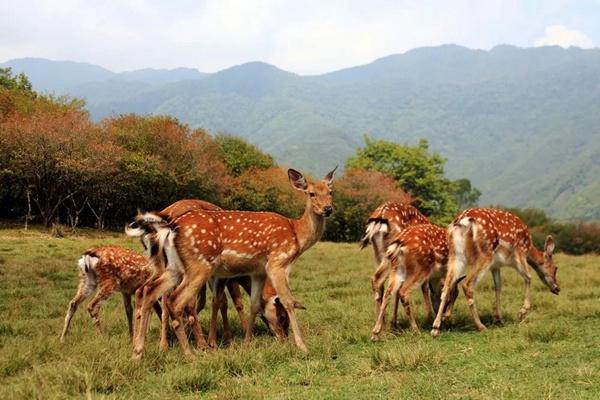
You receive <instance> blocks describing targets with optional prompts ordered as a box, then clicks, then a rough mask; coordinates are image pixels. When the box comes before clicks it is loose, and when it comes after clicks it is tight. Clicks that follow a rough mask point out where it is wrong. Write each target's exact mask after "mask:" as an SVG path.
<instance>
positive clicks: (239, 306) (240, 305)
mask: <svg viewBox="0 0 600 400" xmlns="http://www.w3.org/2000/svg"><path fill="white" fill-rule="evenodd" d="M227 290H228V291H229V296H231V300H232V301H233V304H234V306H235V310H236V311H237V313H238V315H239V317H240V324H241V325H242V331H243V332H244V335H245V334H246V332H247V331H248V320H247V319H246V315H245V314H244V302H243V301H242V292H241V290H240V284H239V283H238V282H236V281H235V280H233V279H229V280H227ZM250 290H251V289H249V291H250Z"/></svg>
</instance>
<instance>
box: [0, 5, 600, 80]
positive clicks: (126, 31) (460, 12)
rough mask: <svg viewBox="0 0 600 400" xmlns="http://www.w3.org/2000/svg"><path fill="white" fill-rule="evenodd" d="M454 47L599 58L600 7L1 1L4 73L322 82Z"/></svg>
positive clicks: (0, 44)
mask: <svg viewBox="0 0 600 400" xmlns="http://www.w3.org/2000/svg"><path fill="white" fill-rule="evenodd" d="M447 43H454V44H459V45H463V46H466V47H469V48H475V49H485V50H488V49H491V48H492V47H494V46H495V45H498V44H513V45H516V46H520V47H533V46H544V45H559V46H563V47H569V46H578V47H582V48H592V47H597V46H599V45H600V0H583V1H564V0H541V1H514V0H453V1H429V0H422V1H402V0H397V1H380V0H369V1H354V0H346V1H343V0H329V1H328V0H321V1H302V0H296V1H287V0H216V1H213V0H206V1H201V0H196V1H193V0H183V1H180V0H171V1H167V0H163V1H160V0H150V1H143V0H118V1H110V0H105V1H98V0H60V1H56V0H37V1H32V0H20V1H19V2H12V1H7V0H2V1H0V62H3V61H8V60H10V59H14V58H21V57H42V58H49V59H52V60H71V61H80V62H88V63H93V64H98V65H101V66H103V67H105V68H108V69H111V70H113V71H115V72H121V71H127V70H134V69H140V68H176V67H192V68H197V69H199V70H200V71H203V72H215V71H218V70H221V69H224V68H227V67H230V66H233V65H238V64H242V63H245V62H249V61H264V62H268V63H271V64H274V65H276V66H278V67H279V68H282V69H285V70H288V71H292V72H295V73H299V74H319V73H324V72H329V71H333V70H337V69H341V68H345V67H350V66H354V65H361V64H367V63H369V62H371V61H373V60H375V59H377V58H380V57H383V56H387V55H390V54H396V53H404V52H406V51H408V50H410V49H413V48H417V47H423V46H435V45H441V44H447Z"/></svg>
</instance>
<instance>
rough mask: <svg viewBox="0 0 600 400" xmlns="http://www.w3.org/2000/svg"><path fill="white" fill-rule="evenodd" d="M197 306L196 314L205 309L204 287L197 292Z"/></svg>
mask: <svg viewBox="0 0 600 400" xmlns="http://www.w3.org/2000/svg"><path fill="white" fill-rule="evenodd" d="M197 306H198V307H197V312H198V314H200V311H202V310H204V307H206V285H204V286H202V287H201V288H200V291H199V292H198V303H197Z"/></svg>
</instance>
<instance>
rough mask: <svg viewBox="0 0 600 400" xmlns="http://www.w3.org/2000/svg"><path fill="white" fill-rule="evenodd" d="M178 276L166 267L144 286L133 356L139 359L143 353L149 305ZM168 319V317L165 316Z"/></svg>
mask: <svg viewBox="0 0 600 400" xmlns="http://www.w3.org/2000/svg"><path fill="white" fill-rule="evenodd" d="M179 279H180V276H179V274H178V273H177V272H174V271H173V270H171V269H167V270H166V271H165V272H164V273H163V274H161V275H160V276H159V277H158V278H157V279H155V280H153V281H152V282H150V283H148V284H147V285H145V286H144V289H143V297H142V301H141V307H140V321H139V323H138V330H137V332H136V336H134V338H133V356H132V357H133V358H134V359H138V360H139V359H141V358H142V357H143V355H144V342H145V340H146V332H147V331H148V323H149V321H150V312H151V310H150V307H151V306H152V305H153V304H154V303H156V302H157V301H158V299H160V298H161V297H162V296H163V295H164V294H165V293H166V292H168V291H170V290H171V289H173V288H174V287H175V285H177V282H179ZM167 306H168V301H165V307H167ZM165 320H167V321H168V318H165Z"/></svg>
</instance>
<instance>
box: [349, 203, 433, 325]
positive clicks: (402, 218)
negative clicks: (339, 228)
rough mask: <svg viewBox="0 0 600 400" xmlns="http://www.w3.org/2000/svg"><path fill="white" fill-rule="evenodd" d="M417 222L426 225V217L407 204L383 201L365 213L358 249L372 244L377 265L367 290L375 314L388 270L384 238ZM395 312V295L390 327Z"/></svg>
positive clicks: (396, 299)
mask: <svg viewBox="0 0 600 400" xmlns="http://www.w3.org/2000/svg"><path fill="white" fill-rule="evenodd" d="M417 224H429V220H428V219H427V217H426V216H424V215H423V214H421V213H420V212H419V210H417V209H416V208H415V207H413V206H411V205H408V204H402V203H395V202H385V203H383V204H382V205H380V206H379V207H377V209H375V211H373V213H371V215H370V216H369V219H368V221H367V226H366V229H365V235H364V236H363V238H362V239H361V241H360V248H361V249H363V248H365V247H366V246H368V245H369V243H371V244H372V245H373V253H374V254H375V262H376V263H377V268H376V269H375V273H374V274H373V277H372V278H371V289H372V291H373V297H374V299H375V315H376V316H378V315H379V310H380V309H381V301H382V297H383V288H384V284H385V280H386V279H387V277H388V276H389V273H390V263H389V260H388V258H387V257H386V255H385V250H386V244H387V239H388V238H391V237H393V236H394V235H396V234H397V233H399V232H400V231H402V230H403V229H405V228H406V227H408V226H411V225H417ZM423 290H425V289H423ZM426 304H427V303H426ZM428 312H429V310H428ZM397 313H398V296H396V298H395V302H394V312H393V317H392V327H394V328H395V327H396V325H397V318H396V315H397Z"/></svg>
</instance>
